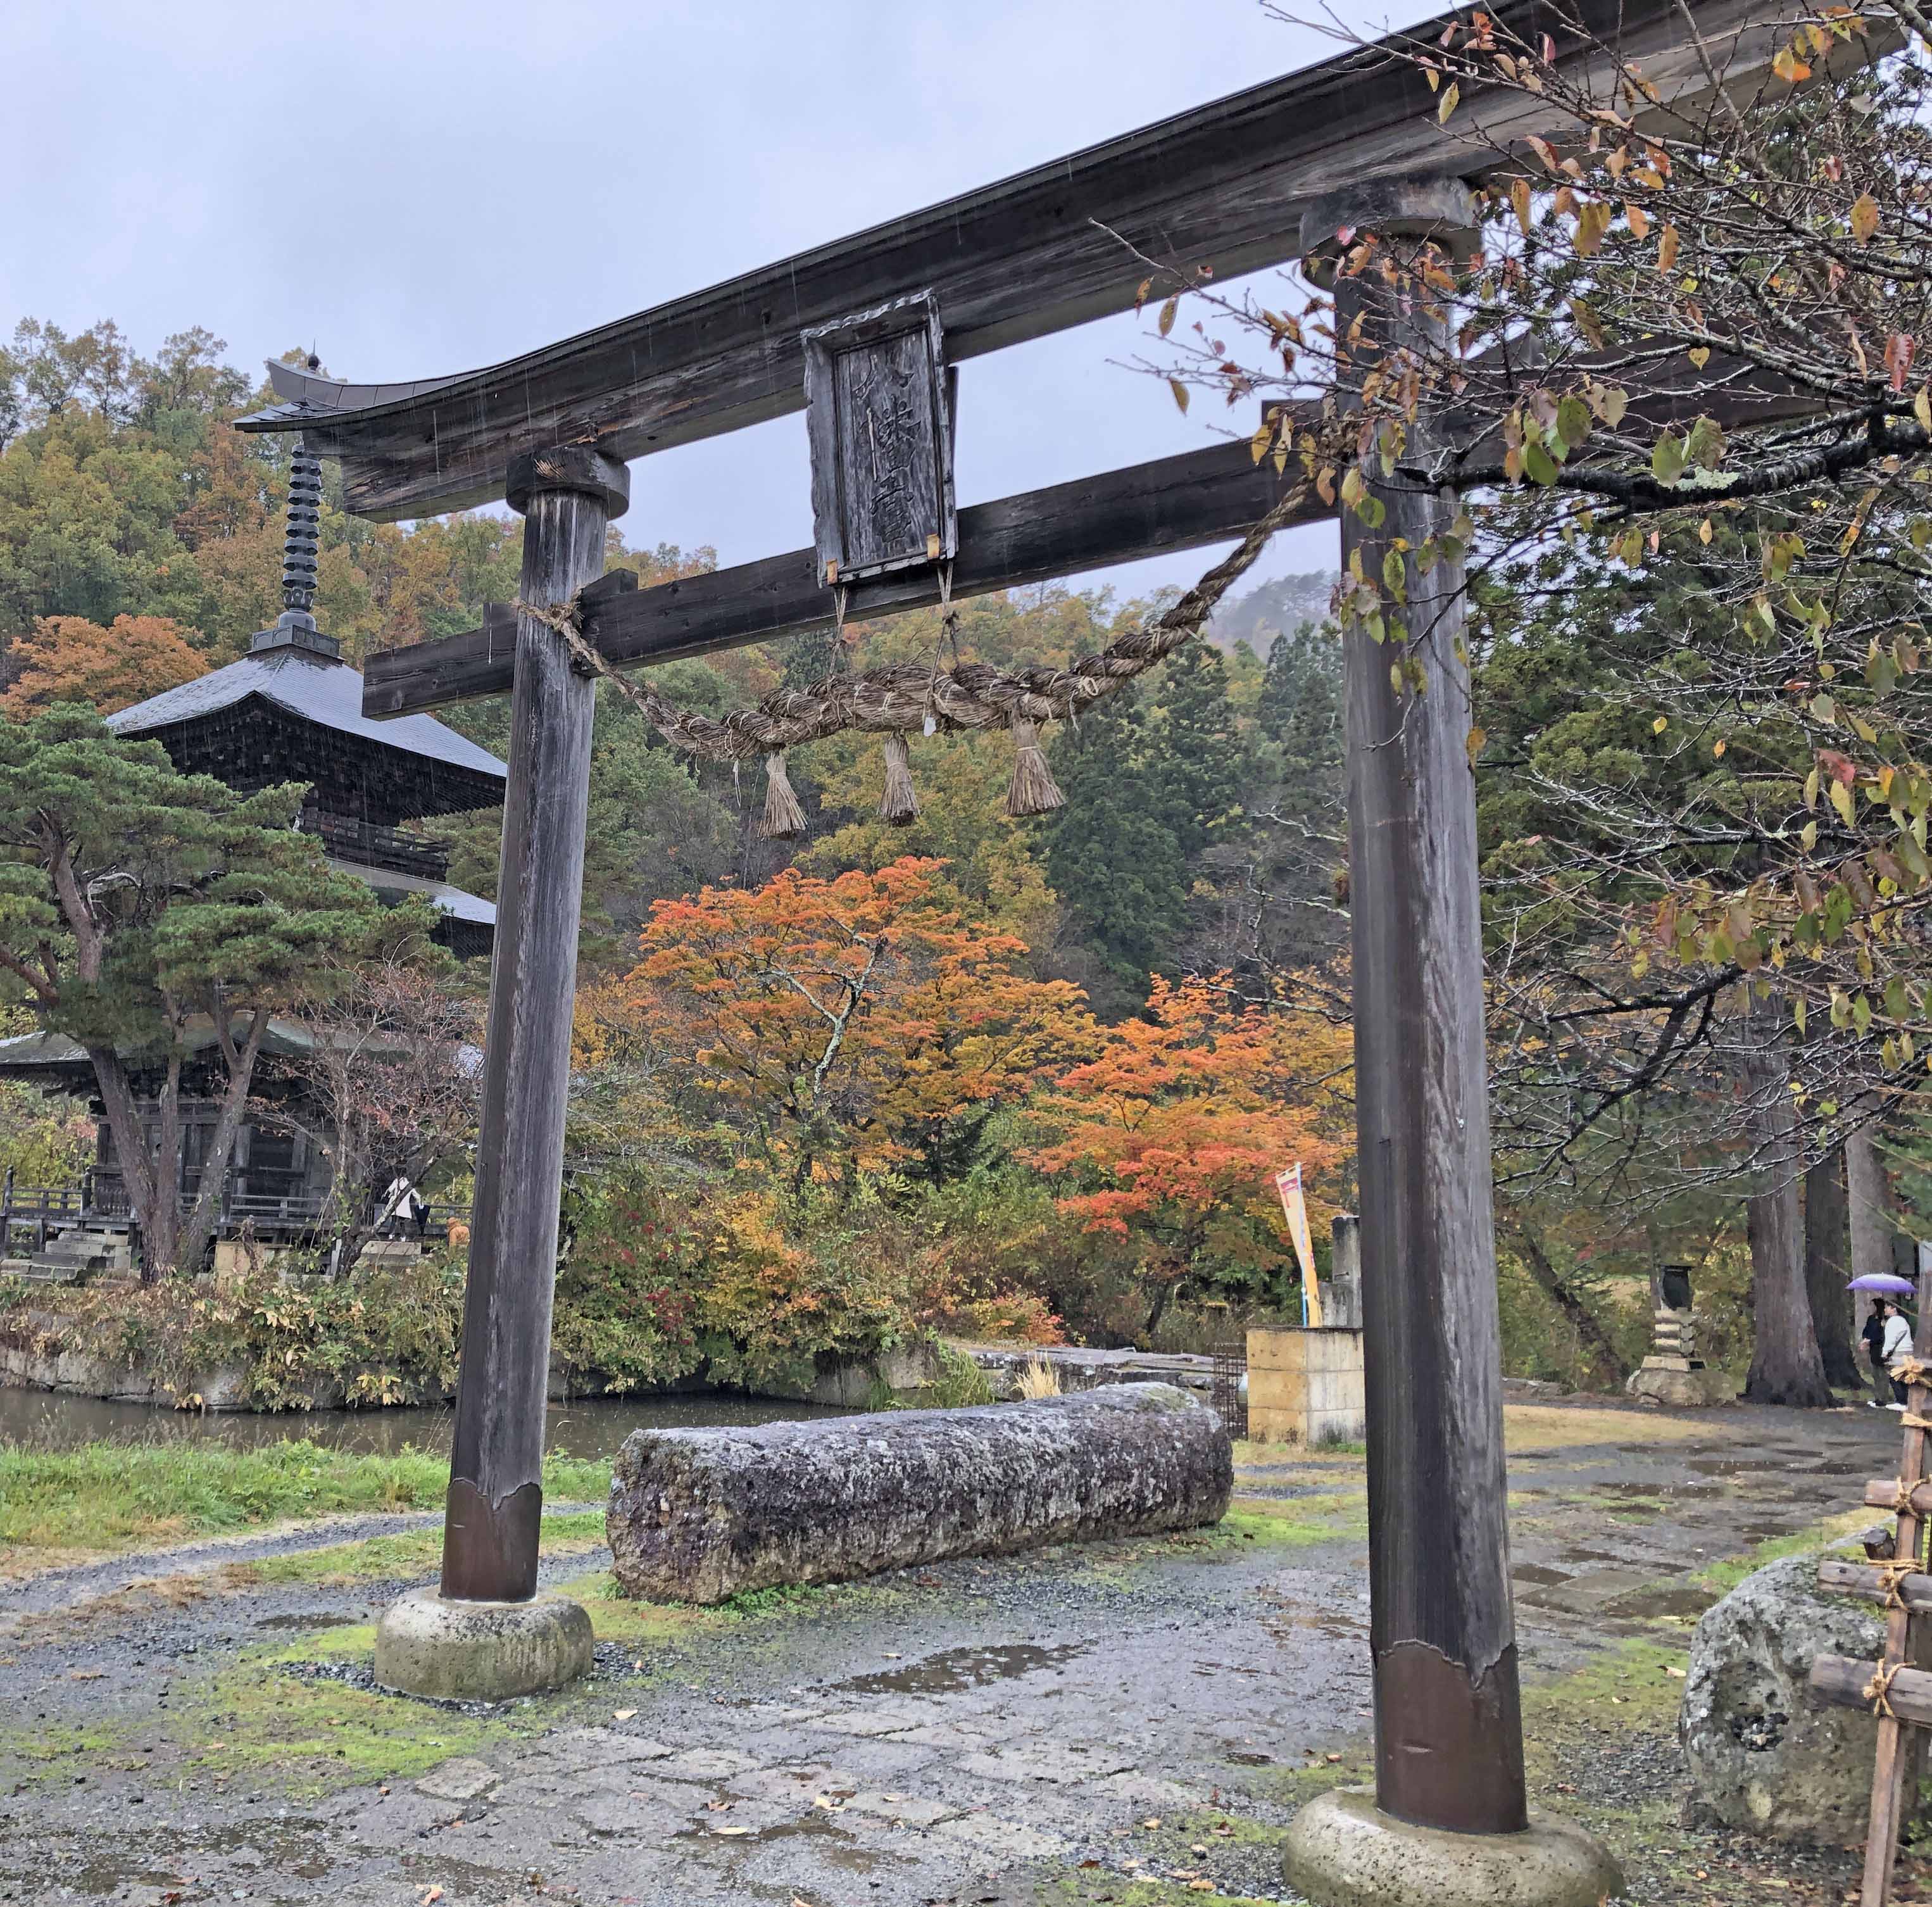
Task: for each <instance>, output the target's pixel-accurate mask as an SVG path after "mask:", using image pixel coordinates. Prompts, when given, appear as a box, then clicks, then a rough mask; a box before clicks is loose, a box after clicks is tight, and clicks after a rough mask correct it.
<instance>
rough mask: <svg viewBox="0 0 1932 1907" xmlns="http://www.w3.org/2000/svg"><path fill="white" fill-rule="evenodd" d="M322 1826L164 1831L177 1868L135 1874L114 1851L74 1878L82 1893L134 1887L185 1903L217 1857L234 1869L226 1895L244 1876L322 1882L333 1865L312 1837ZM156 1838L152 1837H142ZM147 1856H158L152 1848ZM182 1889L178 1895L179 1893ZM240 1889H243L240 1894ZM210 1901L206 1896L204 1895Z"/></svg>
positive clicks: (290, 1823) (307, 1822)
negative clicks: (174, 1852) (151, 1889)
mask: <svg viewBox="0 0 1932 1907" xmlns="http://www.w3.org/2000/svg"><path fill="white" fill-rule="evenodd" d="M322 1827H323V1824H322V1823H321V1822H320V1821H316V1820H314V1819H311V1818H308V1817H307V1816H302V1817H298V1818H291V1819H290V1820H287V1821H277V1822H275V1824H273V1825H272V1826H271V1825H269V1824H268V1823H266V1822H262V1821H255V1822H249V1823H242V1824H234V1825H231V1826H227V1827H196V1828H193V1829H191V1830H188V1831H187V1832H186V1833H183V1832H181V1830H176V1829H169V1830H162V1833H163V1835H164V1836H166V1839H169V1840H170V1841H172V1842H174V1843H175V1845H177V1846H178V1848H179V1850H180V1854H181V1860H180V1862H179V1863H178V1864H177V1865H175V1866H172V1867H169V1866H150V1867H148V1868H147V1869H145V1870H144V1871H142V1872H139V1873H138V1874H136V1873H133V1872H130V1867H131V1866H132V1863H130V1861H128V1860H126V1859H125V1858H122V1857H118V1856H116V1855H115V1854H113V1853H106V1854H102V1855H101V1857H98V1858H97V1859H95V1860H91V1861H89V1863H87V1864H86V1866H83V1868H82V1869H80V1872H79V1873H78V1874H77V1875H75V1876H74V1881H73V1885H74V1887H75V1888H76V1889H77V1890H78V1891H79V1892H80V1893H89V1894H95V1895H100V1894H113V1895H115V1896H118V1894H119V1893H121V1890H122V1889H123V1888H124V1887H128V1886H130V1885H133V1886H136V1887H144V1886H145V1887H154V1888H156V1889H157V1890H162V1891H163V1894H164V1896H172V1898H174V1899H183V1898H185V1897H186V1896H187V1895H189V1894H191V1893H199V1892H200V1887H199V1885H197V1884H196V1882H194V1881H192V1880H190V1878H188V1877H189V1876H190V1875H193V1874H195V1873H196V1872H199V1870H201V1869H203V1868H205V1866H207V1865H208V1857H209V1856H210V1855H213V1856H214V1857H217V1859H218V1860H220V1861H221V1862H222V1863H223V1864H224V1865H225V1866H226V1867H227V1868H228V1869H229V1873H230V1878H228V1879H224V1880H223V1881H222V1882H221V1887H222V1888H223V1890H224V1891H226V1890H228V1889H229V1887H232V1886H233V1879H234V1878H239V1876H240V1875H244V1874H247V1875H257V1874H260V1873H263V1872H266V1873H271V1874H281V1875H296V1876H297V1877H298V1878H300V1879H302V1880H305V1881H314V1880H320V1879H321V1878H323V1875H326V1873H327V1872H329V1861H328V1860H327V1859H326V1857H324V1856H323V1854H321V1853H320V1851H319V1850H318V1848H317V1845H316V1842H315V1839H314V1838H313V1836H314V1835H316V1834H318V1833H320V1832H321V1830H322ZM142 1838H143V1839H152V1838H153V1837H152V1836H142ZM153 1858H154V1852H153V1850H152V1849H150V1850H149V1851H148V1859H149V1860H153ZM177 1890H178V1891H177ZM237 1891H239V1890H237ZM204 1897H205V1896H204Z"/></svg>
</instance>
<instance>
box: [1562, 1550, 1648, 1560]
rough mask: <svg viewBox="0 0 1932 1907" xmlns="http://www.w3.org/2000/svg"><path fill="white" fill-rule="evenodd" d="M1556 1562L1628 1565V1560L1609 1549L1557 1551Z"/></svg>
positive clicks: (1626, 1557)
mask: <svg viewBox="0 0 1932 1907" xmlns="http://www.w3.org/2000/svg"><path fill="white" fill-rule="evenodd" d="M1556 1560H1557V1561H1558V1562H1559V1563H1628V1561H1629V1560H1630V1558H1629V1557H1628V1556H1619V1555H1618V1554H1617V1553H1616V1551H1614V1550H1609V1549H1559V1551H1557V1552H1556Z"/></svg>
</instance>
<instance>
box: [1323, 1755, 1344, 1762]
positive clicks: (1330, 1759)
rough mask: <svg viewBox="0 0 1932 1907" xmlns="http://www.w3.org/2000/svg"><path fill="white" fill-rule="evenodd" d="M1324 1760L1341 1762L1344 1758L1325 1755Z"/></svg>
mask: <svg viewBox="0 0 1932 1907" xmlns="http://www.w3.org/2000/svg"><path fill="white" fill-rule="evenodd" d="M1340 1759H1341V1756H1340V1755H1323V1756H1322V1760H1324V1761H1340Z"/></svg>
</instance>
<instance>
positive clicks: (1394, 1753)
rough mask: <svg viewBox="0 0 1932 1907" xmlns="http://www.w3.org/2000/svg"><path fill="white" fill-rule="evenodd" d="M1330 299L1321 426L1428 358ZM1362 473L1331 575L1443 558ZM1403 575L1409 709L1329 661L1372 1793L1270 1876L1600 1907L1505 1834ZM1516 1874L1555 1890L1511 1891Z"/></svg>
mask: <svg viewBox="0 0 1932 1907" xmlns="http://www.w3.org/2000/svg"><path fill="white" fill-rule="evenodd" d="M1474 224H1475V216H1474V205H1473V201H1472V197H1471V194H1470V193H1469V189H1468V188H1467V187H1466V186H1465V185H1463V184H1462V183H1461V182H1460V181H1457V180H1454V179H1422V180H1413V181H1394V182H1373V183H1371V184H1369V185H1356V186H1354V187H1352V188H1347V189H1346V190H1343V191H1338V192H1337V193H1335V194H1333V195H1331V196H1327V197H1323V198H1322V199H1320V200H1317V201H1316V203H1314V204H1313V205H1312V206H1310V208H1309V209H1308V210H1307V212H1306V214H1305V215H1304V220H1303V224H1302V235H1301V236H1302V248H1303V251H1304V253H1306V254H1310V255H1313V256H1314V257H1316V258H1318V259H1319V258H1320V257H1322V255H1323V254H1328V256H1329V257H1331V259H1332V257H1333V256H1334V254H1335V253H1336V252H1337V250H1338V249H1339V248H1340V246H1342V245H1347V244H1349V243H1352V242H1353V241H1354V235H1355V234H1356V233H1373V234H1375V235H1376V238H1377V239H1378V241H1379V253H1378V256H1383V255H1386V256H1388V257H1390V258H1391V259H1393V260H1396V261H1397V263H1398V266H1401V265H1403V264H1405V263H1406V260H1407V258H1408V257H1409V254H1412V253H1413V252H1414V251H1415V250H1416V249H1418V248H1419V247H1420V246H1421V245H1423V244H1424V242H1427V241H1430V240H1433V241H1434V242H1436V243H1437V244H1438V245H1440V246H1441V247H1442V249H1443V250H1444V251H1445V253H1453V252H1454V251H1456V250H1457V248H1458V247H1459V245H1463V244H1465V243H1466V239H1467V236H1468V235H1469V232H1470V230H1471V228H1472V227H1473V226H1474ZM1338 233H1349V237H1348V238H1346V239H1342V240H1340V241H1339V243H1338V237H1337V235H1338ZM1334 297H1335V334H1336V338H1337V360H1338V371H1337V385H1338V391H1337V395H1338V397H1339V398H1340V401H1341V402H1342V403H1343V405H1344V407H1347V406H1348V405H1349V404H1350V403H1351V402H1352V401H1354V402H1357V403H1358V402H1359V398H1358V396H1356V395H1355V393H1358V392H1359V390H1360V388H1361V383H1362V380H1364V378H1365V377H1367V376H1369V375H1370V374H1371V373H1373V372H1375V371H1379V370H1382V371H1386V370H1389V369H1390V368H1391V365H1392V361H1393V360H1394V359H1396V358H1397V354H1399V353H1401V352H1403V350H1405V349H1406V350H1411V351H1413V352H1415V353H1424V352H1427V353H1428V354H1429V355H1430V356H1436V354H1437V353H1439V351H1440V350H1441V349H1442V345H1443V343H1444V341H1445V317H1444V315H1443V314H1442V311H1441V309H1440V305H1441V302H1442V301H1441V299H1439V297H1438V296H1437V295H1436V294H1435V293H1431V292H1430V291H1428V290H1427V289H1426V288H1425V287H1424V286H1423V285H1422V284H1421V280H1420V278H1419V276H1415V275H1412V274H1410V273H1409V272H1407V271H1406V270H1404V269H1398V271H1397V274H1396V277H1395V281H1394V283H1393V284H1391V282H1389V281H1387V280H1385V279H1384V278H1382V276H1381V275H1379V272H1378V271H1377V270H1376V268H1375V266H1373V265H1371V266H1370V267H1369V268H1368V269H1366V270H1364V272H1361V274H1360V275H1356V276H1349V277H1340V276H1338V277H1337V279H1336V281H1335V283H1334ZM1358 319H1359V320H1361V331H1360V332H1359V333H1356V332H1354V331H1353V327H1354V326H1355V323H1357V320H1358ZM1351 338H1354V340H1355V341H1354V342H1353V343H1351V342H1350V340H1351ZM1429 429H1430V423H1429V419H1427V417H1424V418H1423V419H1420V420H1419V421H1418V423H1417V424H1416V425H1414V426H1412V428H1411V431H1410V437H1409V443H1408V444H1407V445H1406V455H1407V458H1408V459H1409V461H1412V462H1413V461H1419V460H1421V459H1426V458H1427V454H1428V451H1429V448H1430V444H1429ZM1369 461H1370V465H1371V471H1365V473H1364V474H1365V475H1368V476H1369V477H1370V490H1371V492H1372V494H1373V495H1375V496H1376V497H1379V499H1380V500H1381V501H1382V505H1383V506H1384V509H1385V512H1386V514H1385V516H1384V518H1383V520H1382V523H1381V524H1379V526H1378V527H1376V528H1375V529H1374V530H1370V528H1369V527H1367V525H1366V524H1364V522H1363V521H1362V520H1361V518H1360V517H1359V516H1358V515H1356V514H1355V512H1352V511H1346V510H1345V511H1344V512H1343V516H1342V525H1343V529H1342V541H1343V561H1344V563H1345V565H1347V564H1348V563H1349V560H1350V558H1351V557H1353V556H1355V555H1356V554H1359V556H1360V559H1361V563H1360V566H1361V572H1362V573H1363V574H1364V575H1366V576H1367V577H1369V578H1373V579H1376V580H1377V581H1379V579H1380V578H1382V565H1383V561H1384V559H1385V556H1386V554H1388V551H1390V549H1391V548H1392V547H1406V548H1407V549H1408V550H1409V551H1415V550H1418V549H1419V548H1421V546H1422V545H1423V544H1424V542H1427V540H1428V539H1430V537H1431V536H1440V535H1442V534H1443V533H1446V532H1447V531H1448V529H1449V527H1450V525H1451V524H1452V523H1453V522H1454V519H1455V517H1456V515H1457V509H1458V503H1457V497H1456V494H1455V492H1454V490H1453V489H1450V488H1447V487H1444V488H1424V487H1421V486H1419V485H1415V484H1414V483H1412V482H1405V481H1397V482H1382V481H1379V473H1372V471H1373V464H1374V460H1373V456H1372V457H1371V458H1370V460H1369ZM1397 539H1402V541H1401V542H1400V544H1399V543H1398V540H1397ZM1406 571H1407V584H1406V587H1407V596H1408V602H1407V605H1406V608H1396V607H1395V605H1388V608H1389V610H1390V612H1391V615H1393V616H1395V617H1400V619H1401V620H1403V622H1405V623H1406V625H1407V627H1408V629H1409V633H1410V635H1411V637H1412V640H1413V641H1414V644H1415V650H1416V652H1417V656H1418V659H1419V660H1420V662H1421V665H1422V667H1423V669H1424V672H1425V674H1426V678H1427V687H1426V689H1424V690H1423V691H1421V692H1418V691H1417V690H1416V689H1415V688H1414V687H1413V686H1409V685H1408V684H1402V685H1398V684H1397V682H1395V681H1394V680H1392V679H1391V663H1392V662H1395V661H1397V659H1399V658H1400V656H1401V655H1402V653H1403V651H1402V650H1401V648H1400V647H1399V646H1398V645H1397V644H1396V643H1395V642H1394V641H1389V642H1388V643H1386V644H1379V643H1376V642H1375V641H1372V640H1370V637H1369V635H1368V634H1367V632H1365V631H1362V630H1360V629H1352V630H1351V631H1350V632H1349V635H1348V637H1347V648H1348V654H1347V662H1346V675H1347V686H1348V758H1349V906H1350V912H1351V916H1352V935H1353V961H1354V980H1355V1104H1356V1134H1357V1167H1356V1169H1357V1172H1358V1176H1359V1178H1360V1182H1361V1203H1360V1206H1359V1209H1360V1211H1361V1254H1362V1302H1363V1311H1364V1328H1365V1338H1366V1342H1365V1353H1366V1359H1367V1386H1368V1400H1367V1401H1368V1438H1369V1569H1370V1653H1371V1655H1372V1657H1373V1663H1374V1669H1375V1701H1376V1792H1375V1797H1374V1800H1373V1804H1372V1803H1370V1799H1369V1797H1367V1795H1365V1794H1359V1795H1338V1796H1334V1797H1326V1798H1325V1801H1323V1802H1318V1803H1315V1804H1313V1806H1310V1807H1309V1808H1307V1809H1304V1810H1303V1812H1302V1813H1301V1815H1299V1816H1298V1817H1297V1819H1296V1821H1295V1826H1294V1827H1293V1829H1292V1830H1291V1833H1290V1836H1289V1842H1288V1845H1287V1850H1286V1860H1287V1868H1288V1875H1289V1880H1290V1881H1291V1882H1292V1884H1294V1885H1295V1886H1296V1887H1298V1889H1299V1890H1301V1891H1302V1892H1303V1893H1307V1895H1308V1896H1310V1898H1311V1899H1314V1900H1316V1901H1317V1902H1323V1903H1325V1907H1341V1903H1344V1902H1355V1901H1358V1900H1367V1899H1374V1900H1377V1901H1379V1902H1385V1903H1400V1902H1408V1901H1412V1900H1413V1901H1418V1902H1419V1901H1421V1900H1423V1899H1438V1898H1441V1899H1470V1900H1477V1899H1490V1898H1492V1897H1510V1898H1519V1899H1523V1900H1525V1901H1546V1902H1550V1907H1556V1903H1559V1902H1568V1901H1570V1900H1572V1899H1574V1900H1576V1901H1577V1902H1587V1903H1592V1907H1594V1903H1595V1902H1598V1901H1599V1900H1601V1899H1602V1898H1603V1897H1604V1895H1605V1894H1606V1893H1610V1892H1614V1891H1617V1890H1619V1887H1620V1883H1619V1882H1617V1881H1616V1867H1615V1865H1614V1863H1612V1862H1611V1861H1610V1858H1609V1857H1608V1856H1607V1854H1604V1852H1603V1851H1602V1850H1601V1848H1598V1847H1597V1846H1596V1845H1595V1842H1591V1841H1589V1839H1588V1838H1587V1837H1586V1836H1583V1835H1582V1834H1581V1833H1580V1832H1579V1831H1578V1830H1575V1829H1573V1828H1568V1827H1558V1826H1556V1825H1554V1824H1550V1823H1547V1822H1543V1821H1539V1822H1538V1826H1537V1827H1536V1828H1535V1829H1534V1830H1532V1828H1531V1827H1530V1821H1529V1811H1528V1806H1527V1797H1526V1787H1525V1782H1524V1774H1523V1717H1522V1707H1521V1702H1520V1697H1519V1694H1518V1688H1517V1652H1516V1633H1515V1617H1514V1608H1513V1605H1512V1602H1511V1593H1510V1576H1509V1536H1508V1527H1507V1524H1506V1521H1505V1504H1506V1500H1507V1484H1506V1481H1505V1474H1504V1463H1503V1415H1502V1359H1501V1343H1500V1336H1499V1329H1498V1315H1497V1299H1496V1236H1495V1228H1494V1221H1493V1215H1492V1212H1491V1209H1490V1201H1491V1197H1492V1185H1491V1179H1490V1119H1489V1101H1488V1082H1487V1067H1486V1063H1485V1056H1484V1026H1483V1007H1484V1000H1483V945H1482V922H1481V893H1480V889H1479V884H1478V864H1477V853H1476V800H1475V778H1474V776H1473V774H1472V772H1471V767H1470V761H1469V754H1468V751H1467V740H1468V736H1469V728H1470V726H1471V716H1470V703H1469V666H1468V663H1467V661H1466V658H1465V655H1464V653H1463V642H1462V634H1463V568H1462V565H1461V564H1460V563H1446V562H1444V563H1436V565H1435V566H1434V567H1433V568H1432V569H1431V570H1430V572H1429V573H1428V574H1427V575H1422V574H1421V573H1420V572H1419V571H1418V568H1417V566H1416V563H1415V557H1414V556H1413V555H1410V556H1409V557H1407V559H1406ZM1418 1829H1419V1830H1423V1831H1422V1832H1421V1833H1420V1834H1419V1835H1418V1833H1417V1831H1416V1830H1418ZM1445 1830H1446V1831H1445ZM1526 1860H1528V1861H1529V1862H1530V1863H1532V1866H1535V1868H1537V1869H1539V1870H1540V1871H1541V1874H1542V1877H1543V1878H1544V1879H1545V1880H1547V1881H1554V1883H1555V1884H1554V1885H1553V1886H1550V1887H1540V1886H1538V1885H1537V1884H1535V1882H1534V1881H1532V1879H1531V1878H1530V1875H1529V1872H1527V1871H1526V1869H1525V1867H1524V1866H1523V1863H1524V1862H1525V1861H1526ZM1484 1869H1494V1870H1496V1871H1497V1872H1499V1874H1500V1872H1502V1870H1505V1869H1506V1870H1507V1871H1508V1873H1509V1874H1510V1875H1511V1881H1510V1884H1509V1885H1508V1887H1505V1889H1503V1890H1502V1892H1501V1893H1499V1894H1496V1895H1492V1894H1491V1893H1489V1892H1486V1891H1484V1889H1483V1885H1482V1874H1483V1870H1484ZM1525 1889H1527V1890H1526V1891H1525Z"/></svg>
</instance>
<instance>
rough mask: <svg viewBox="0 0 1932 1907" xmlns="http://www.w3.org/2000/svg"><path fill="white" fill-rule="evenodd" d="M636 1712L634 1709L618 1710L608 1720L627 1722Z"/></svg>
mask: <svg viewBox="0 0 1932 1907" xmlns="http://www.w3.org/2000/svg"><path fill="white" fill-rule="evenodd" d="M636 1713H637V1710H635V1709H634V1708H619V1709H618V1710H616V1711H615V1713H613V1714H612V1716H611V1717H610V1719H611V1720H612V1721H613V1722H628V1720H629V1719H631V1716H633V1715H634V1714H636Z"/></svg>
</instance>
